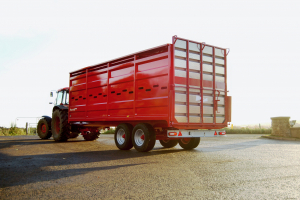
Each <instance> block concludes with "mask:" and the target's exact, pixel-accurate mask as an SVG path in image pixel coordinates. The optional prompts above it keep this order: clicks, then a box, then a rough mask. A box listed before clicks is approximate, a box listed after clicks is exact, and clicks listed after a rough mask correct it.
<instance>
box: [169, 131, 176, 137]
mask: <svg viewBox="0 0 300 200" xmlns="http://www.w3.org/2000/svg"><path fill="white" fill-rule="evenodd" d="M176 135H177V133H176V132H170V133H169V136H176Z"/></svg>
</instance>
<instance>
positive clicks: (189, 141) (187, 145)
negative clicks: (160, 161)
mask: <svg viewBox="0 0 300 200" xmlns="http://www.w3.org/2000/svg"><path fill="white" fill-rule="evenodd" d="M199 143H200V138H183V139H181V140H179V145H180V146H181V147H182V148H184V149H186V150H191V149H194V148H196V147H197V146H198V145H199Z"/></svg>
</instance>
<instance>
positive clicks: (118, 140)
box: [115, 124, 133, 150]
mask: <svg viewBox="0 0 300 200" xmlns="http://www.w3.org/2000/svg"><path fill="white" fill-rule="evenodd" d="M131 135H132V125H131V124H119V125H118V127H117V128H116V130H115V144H116V146H117V147H118V148H119V149H121V150H129V149H131V148H132V147H133V144H132V140H131Z"/></svg>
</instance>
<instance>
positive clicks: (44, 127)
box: [42, 124, 47, 133]
mask: <svg viewBox="0 0 300 200" xmlns="http://www.w3.org/2000/svg"><path fill="white" fill-rule="evenodd" d="M46 130H47V127H46V124H43V125H42V133H46Z"/></svg>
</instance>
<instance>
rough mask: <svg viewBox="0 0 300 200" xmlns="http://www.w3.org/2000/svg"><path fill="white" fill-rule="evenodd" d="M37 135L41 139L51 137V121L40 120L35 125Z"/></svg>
mask: <svg viewBox="0 0 300 200" xmlns="http://www.w3.org/2000/svg"><path fill="white" fill-rule="evenodd" d="M37 133H38V135H39V137H40V138H41V139H44V140H46V139H49V138H50V137H51V135H52V132H51V119H48V118H42V119H40V120H39V122H38V125H37Z"/></svg>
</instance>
